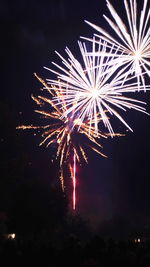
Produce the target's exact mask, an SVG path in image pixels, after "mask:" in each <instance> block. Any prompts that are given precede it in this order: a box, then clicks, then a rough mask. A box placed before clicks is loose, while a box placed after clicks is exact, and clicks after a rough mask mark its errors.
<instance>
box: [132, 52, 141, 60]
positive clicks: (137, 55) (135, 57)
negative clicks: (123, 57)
mask: <svg viewBox="0 0 150 267" xmlns="http://www.w3.org/2000/svg"><path fill="white" fill-rule="evenodd" d="M141 56H142V55H141V52H140V51H135V52H134V54H133V57H134V59H135V60H140V59H141Z"/></svg>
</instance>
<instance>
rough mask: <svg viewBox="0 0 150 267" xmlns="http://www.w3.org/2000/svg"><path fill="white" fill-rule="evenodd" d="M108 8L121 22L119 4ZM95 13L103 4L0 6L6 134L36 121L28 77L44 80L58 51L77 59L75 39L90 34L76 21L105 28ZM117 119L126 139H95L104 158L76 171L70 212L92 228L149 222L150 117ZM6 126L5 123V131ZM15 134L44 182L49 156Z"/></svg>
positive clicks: (149, 98) (52, 1)
mask: <svg viewBox="0 0 150 267" xmlns="http://www.w3.org/2000/svg"><path fill="white" fill-rule="evenodd" d="M111 2H112V4H114V6H115V7H116V9H117V10H118V12H120V11H121V15H122V16H124V15H123V14H122V13H123V5H121V4H120V2H121V1H116V0H113V1H111ZM118 3H119V4H118ZM103 13H105V14H109V12H108V10H107V7H106V3H105V1H104V0H93V1H86V0H80V1H79V0H76V1H69V0H47V1H46V0H45V1H44V0H41V1H40V0H37V1H35V0H30V1H29V0H27V1H24V0H22V1H19V0H14V1H8V0H1V1H0V25H1V41H0V42H1V52H0V53H1V100H0V102H1V106H5V108H6V109H8V110H9V113H10V116H9V120H10V118H11V116H12V117H13V118H15V119H14V121H15V123H16V125H15V123H14V124H13V122H12V125H13V126H11V127H12V128H13V127H15V126H17V125H19V124H30V123H33V124H34V122H38V116H36V114H35V113H34V111H33V110H34V108H35V106H34V103H33V101H32V99H31V94H32V93H33V94H34V95H36V94H38V92H39V91H38V90H39V89H40V84H39V82H38V81H37V80H36V79H35V77H34V75H33V73H34V72H36V73H37V74H39V76H41V77H43V78H51V74H50V72H48V71H47V70H45V69H44V68H43V66H47V67H52V65H51V61H55V62H57V63H58V64H59V63H60V64H61V61H60V60H59V58H58V57H57V55H56V54H55V52H54V51H55V50H56V51H58V52H60V54H62V55H63V56H65V52H64V50H65V47H66V46H67V47H69V49H70V50H71V51H72V52H73V54H74V55H75V56H76V57H77V58H78V57H79V56H80V55H79V49H78V45H77V41H78V40H79V39H80V36H86V37H92V35H93V33H95V31H94V30H93V29H92V28H91V27H90V26H89V25H87V24H86V23H85V22H84V20H89V21H90V22H93V23H95V24H97V25H101V26H102V27H106V29H107V30H108V26H107V25H106V22H105V20H104V18H103V17H102V14H103ZM112 34H113V33H112ZM137 98H139V99H141V100H144V101H146V102H147V111H148V112H150V93H149V92H147V93H146V94H145V93H140V94H139V95H137ZM122 115H123V116H124V118H125V120H126V121H127V123H128V124H129V125H130V126H131V128H132V129H133V130H134V132H133V133H132V132H129V131H126V129H125V127H124V126H123V125H122V124H121V123H120V122H119V121H118V120H114V125H115V127H114V128H115V131H116V132H120V133H125V134H126V135H125V136H124V137H120V138H118V137H116V138H113V139H112V138H109V139H107V140H105V139H104V140H102V145H103V150H102V152H103V153H105V154H107V155H108V158H107V159H106V158H103V157H101V156H100V155H97V154H96V153H94V152H91V151H90V150H89V151H88V158H89V164H88V165H86V164H83V165H82V166H78V171H77V175H78V177H77V212H79V213H80V214H81V216H83V217H85V218H87V219H88V220H90V221H91V222H92V223H93V225H94V224H98V223H100V222H104V221H107V220H111V219H113V218H119V217H121V218H125V219H127V220H129V221H130V222H131V223H134V224H135V223H137V224H142V225H147V224H149V223H150V208H149V207H150V193H149V191H150V174H149V173H150V172H149V164H150V163H149V151H150V142H149V136H150V127H149V126H150V117H149V116H148V115H146V114H142V113H140V112H136V111H133V110H128V111H127V112H126V113H125V112H124V113H122ZM6 124H7V118H6ZM10 124H11V123H10V121H9V123H8V127H9V126H10ZM8 131H9V130H8ZM4 134H5V132H4V131H3V130H1V143H2V146H3V151H4V158H8V162H9V160H11V158H14V157H16V154H17V153H18V152H17V151H18V150H17V149H18V148H17V146H16V148H15V146H14V145H9V146H8V143H7V138H6V136H4ZM20 134H21V135H22V138H23V140H24V149H25V150H26V151H27V152H28V153H29V154H30V160H31V164H33V166H34V168H37V169H38V171H39V172H41V173H44V175H45V177H51V176H52V174H53V173H55V170H54V169H55V168H56V166H55V164H52V163H51V160H52V159H54V154H55V151H54V150H53V149H51V148H48V149H46V148H45V147H40V148H39V147H38V143H39V141H40V136H33V135H32V134H31V133H30V132H26V131H24V132H23V133H20ZM5 147H6V149H5ZM54 179H58V178H57V177H53V180H54Z"/></svg>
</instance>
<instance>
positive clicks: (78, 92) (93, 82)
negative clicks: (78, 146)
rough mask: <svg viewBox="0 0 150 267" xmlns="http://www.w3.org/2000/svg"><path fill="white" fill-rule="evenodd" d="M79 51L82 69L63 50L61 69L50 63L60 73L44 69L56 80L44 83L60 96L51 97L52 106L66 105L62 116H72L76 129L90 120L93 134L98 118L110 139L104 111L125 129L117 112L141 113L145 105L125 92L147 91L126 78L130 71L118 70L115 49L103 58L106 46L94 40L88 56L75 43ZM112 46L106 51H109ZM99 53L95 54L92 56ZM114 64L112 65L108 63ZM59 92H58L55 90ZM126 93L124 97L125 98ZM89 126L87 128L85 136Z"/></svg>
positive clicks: (83, 47)
mask: <svg viewBox="0 0 150 267" xmlns="http://www.w3.org/2000/svg"><path fill="white" fill-rule="evenodd" d="M78 44H79V49H80V52H81V55H82V58H83V65H84V66H83V67H82V65H81V64H80V62H79V61H78V60H77V59H76V58H75V57H74V56H73V54H72V53H71V51H70V50H69V49H68V48H66V53H67V55H68V56H69V58H68V60H66V59H65V58H63V57H62V56H61V55H60V54H59V53H57V52H56V53H57V54H58V56H59V57H60V58H61V60H62V63H63V65H64V66H65V67H62V66H60V65H58V64H56V63H53V62H52V63H53V64H54V65H55V66H56V67H57V68H58V69H59V70H61V72H59V71H55V70H53V69H50V68H47V67H46V69H47V70H49V71H51V72H53V73H55V74H56V75H57V79H56V80H51V79H47V82H48V84H53V85H54V86H56V88H58V87H60V88H61V92H62V95H59V96H55V97H53V99H52V101H53V103H55V105H57V106H58V105H59V104H60V103H61V105H62V107H61V109H62V108H63V104H62V103H63V101H65V103H66V107H67V108H66V111H65V112H64V113H63V117H65V116H68V115H69V114H72V112H73V113H74V114H75V116H76V117H77V118H78V119H79V120H80V125H79V129H80V126H82V124H83V123H84V122H85V120H87V119H88V121H89V122H90V125H92V122H93V119H94V128H95V133H97V131H98V123H99V119H98V116H100V117H101V119H102V121H103V123H104V125H105V127H106V128H107V129H108V131H109V133H110V134H111V135H112V136H113V135H114V130H113V127H112V125H111V123H110V120H109V118H108V116H106V112H105V110H107V112H108V113H109V114H110V115H114V116H115V117H117V118H118V119H119V120H120V121H121V122H122V123H123V124H124V125H125V126H126V127H127V128H128V129H129V130H131V131H132V129H131V127H130V126H129V125H128V124H127V123H126V121H125V120H124V119H123V117H122V116H121V115H120V114H119V113H118V109H121V110H123V111H126V109H127V108H128V109H135V110H138V111H141V112H144V113H147V112H146V109H145V108H144V107H143V106H142V105H143V104H146V103H145V102H143V101H139V100H137V99H134V98H133V97H132V98H129V97H128V96H126V95H127V94H128V93H133V92H136V91H143V90H148V87H149V86H147V85H144V86H143V85H140V87H139V84H138V83H137V82H136V80H135V78H136V75H132V76H131V75H130V74H131V71H130V70H129V71H127V70H126V71H125V68H123V69H121V70H118V64H116V61H115V58H116V55H117V50H116V52H115V53H114V55H113V56H112V53H111V56H106V52H107V48H108V47H107V43H106V42H103V43H100V44H99V45H98V50H97V48H96V47H97V44H96V43H95V38H93V42H92V53H91V54H90V55H88V51H87V48H86V45H85V43H83V44H82V43H81V42H78ZM113 49H114V46H112V48H111V50H110V51H113ZM97 51H99V55H98V56H97V55H96V53H97ZM113 60H114V62H115V63H114V64H113V65H112V61H113ZM57 90H59V89H57ZM125 94H126V95H125ZM90 131H91V127H89V133H90Z"/></svg>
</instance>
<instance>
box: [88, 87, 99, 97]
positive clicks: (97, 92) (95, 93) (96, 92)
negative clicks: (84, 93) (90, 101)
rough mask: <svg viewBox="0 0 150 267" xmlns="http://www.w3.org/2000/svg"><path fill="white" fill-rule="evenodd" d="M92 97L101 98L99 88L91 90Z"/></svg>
mask: <svg viewBox="0 0 150 267" xmlns="http://www.w3.org/2000/svg"><path fill="white" fill-rule="evenodd" d="M90 96H91V97H93V98H97V97H98V96H99V90H98V89H97V88H91V90H90Z"/></svg>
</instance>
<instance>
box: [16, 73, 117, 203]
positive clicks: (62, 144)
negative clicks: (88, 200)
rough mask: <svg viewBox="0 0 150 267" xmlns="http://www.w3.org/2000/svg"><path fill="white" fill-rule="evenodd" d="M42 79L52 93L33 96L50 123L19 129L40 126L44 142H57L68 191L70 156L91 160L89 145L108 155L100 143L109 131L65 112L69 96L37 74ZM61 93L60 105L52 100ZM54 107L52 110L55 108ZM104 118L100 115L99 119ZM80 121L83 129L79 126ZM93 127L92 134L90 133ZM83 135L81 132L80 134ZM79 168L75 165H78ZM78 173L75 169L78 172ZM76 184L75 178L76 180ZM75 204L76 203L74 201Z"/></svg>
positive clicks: (25, 126) (38, 127)
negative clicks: (66, 98) (66, 96)
mask: <svg viewBox="0 0 150 267" xmlns="http://www.w3.org/2000/svg"><path fill="white" fill-rule="evenodd" d="M36 77H37V78H38V80H39V81H40V82H41V83H42V84H43V85H44V88H43V89H42V90H46V91H47V92H48V93H49V96H48V97H47V96H46V97H45V96H41V95H40V96H37V97H35V96H32V99H33V100H34V101H35V103H36V104H37V105H38V106H39V107H40V109H36V110H35V112H36V113H38V114H40V115H41V116H42V118H43V119H46V123H44V125H40V126H36V125H21V126H18V127H17V129H22V130H28V129H29V130H38V132H39V131H40V133H41V135H42V141H41V142H40V144H39V145H40V146H41V145H46V147H49V146H50V145H52V144H55V146H56V147H57V151H56V158H57V159H58V160H59V165H60V180H61V185H62V189H63V191H64V188H65V186H64V166H65V164H68V166H69V169H70V171H71V172H72V167H71V164H70V157H72V155H74V161H77V162H82V161H85V162H86V163H88V158H87V153H86V151H85V150H86V146H88V147H90V149H92V150H93V151H95V152H97V153H98V154H100V155H101V156H103V157H107V156H106V155H105V154H103V153H102V152H101V151H100V150H101V149H102V145H101V144H100V143H99V139H100V138H107V137H108V136H110V135H109V133H105V134H104V133H102V132H100V131H98V132H97V133H95V130H94V127H93V126H92V125H91V124H93V123H94V121H92V122H91V121H88V120H86V121H85V122H82V124H81V122H80V119H79V118H76V117H75V114H73V112H72V114H71V115H70V114H69V115H65V116H63V114H66V111H67V106H66V102H65V100H63V101H62V99H63V95H62V92H61V88H60V86H59V87H58V88H57V87H55V88H54V87H53V86H52V87H49V86H48V85H47V84H46V83H45V82H44V81H43V80H42V79H41V78H39V77H38V76H37V75H36ZM54 94H55V96H57V98H58V101H59V99H61V101H60V103H59V105H56V104H55V103H53V102H52V100H51V98H52V96H54ZM46 104H48V110H50V111H47V110H43V106H44V105H46ZM51 110H52V111H51ZM98 120H99V121H100V118H99V119H98ZM79 125H80V129H79V130H78V127H79ZM89 128H90V134H89ZM79 135H80V136H79ZM115 136H121V134H115ZM81 140H84V144H85V145H83V144H82V142H81ZM74 169H75V167H74ZM73 177H75V171H74V175H73ZM74 184H75V181H74ZM74 206H75V204H74Z"/></svg>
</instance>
